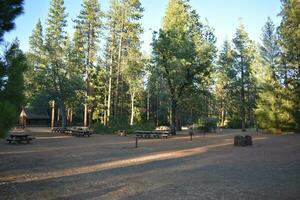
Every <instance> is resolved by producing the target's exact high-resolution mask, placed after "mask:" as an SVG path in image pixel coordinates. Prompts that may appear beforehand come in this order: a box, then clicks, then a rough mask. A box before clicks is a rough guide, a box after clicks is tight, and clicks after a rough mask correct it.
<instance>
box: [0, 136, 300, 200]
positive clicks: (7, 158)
mask: <svg viewBox="0 0 300 200" xmlns="http://www.w3.org/2000/svg"><path fill="white" fill-rule="evenodd" d="M32 132H33V135H35V136H36V137H37V139H36V140H34V141H33V142H32V143H31V144H11V145H9V144H6V143H5V142H4V141H3V140H1V141H0V199H1V200H2V199H3V200H5V199H20V200H23V199H31V200H32V199H38V200H40V199H57V200H62V199H82V200H85V199H108V200H114V199H128V200H129V199H133V200H144V199H159V200H164V199H172V200H173V199H195V200H198V199H208V200H210V199H230V200H231V199H232V200H234V199H255V200H257V199H300V134H287V135H281V136H274V135H266V134H262V133H250V132H247V134H251V135H252V136H253V139H254V141H253V146H251V147H234V146H233V136H234V135H236V134H239V132H237V131H224V132H223V133H218V134H207V135H202V134H200V135H195V137H194V138H193V140H192V141H190V139H189V137H187V136H186V135H185V134H181V135H178V136H176V137H171V138H169V139H143V140H142V139H141V140H139V147H138V148H137V149H136V148H134V146H135V139H134V138H133V137H132V136H127V137H118V136H112V135H92V136H91V137H86V138H77V137H71V136H60V135H53V134H50V133H48V132H47V131H43V130H38V131H37V130H35V131H32ZM36 132H38V133H36Z"/></svg>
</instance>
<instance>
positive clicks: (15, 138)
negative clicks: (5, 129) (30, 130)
mask: <svg viewBox="0 0 300 200" xmlns="http://www.w3.org/2000/svg"><path fill="white" fill-rule="evenodd" d="M33 139H35V138H34V137H32V136H30V135H29V134H20V133H18V134H10V135H9V136H8V137H7V138H6V141H7V142H8V143H9V144H11V143H12V142H19V143H21V142H23V141H26V142H27V143H30V141H31V140H33Z"/></svg>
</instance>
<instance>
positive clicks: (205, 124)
mask: <svg viewBox="0 0 300 200" xmlns="http://www.w3.org/2000/svg"><path fill="white" fill-rule="evenodd" d="M217 124H218V119H216V118H202V119H199V120H198V122H197V123H196V129H199V130H203V131H205V132H214V131H215V130H216V128H217Z"/></svg>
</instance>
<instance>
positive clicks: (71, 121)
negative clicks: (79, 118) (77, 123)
mask: <svg viewBox="0 0 300 200" xmlns="http://www.w3.org/2000/svg"><path fill="white" fill-rule="evenodd" d="M72 125H73V109H72V108H71V111H70V126H72Z"/></svg>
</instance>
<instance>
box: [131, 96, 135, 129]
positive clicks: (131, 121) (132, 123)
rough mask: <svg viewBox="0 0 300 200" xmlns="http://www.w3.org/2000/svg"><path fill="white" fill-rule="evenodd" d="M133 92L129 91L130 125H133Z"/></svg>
mask: <svg viewBox="0 0 300 200" xmlns="http://www.w3.org/2000/svg"><path fill="white" fill-rule="evenodd" d="M134 98H135V94H134V92H131V117H130V125H131V126H132V125H133V118H134Z"/></svg>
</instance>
